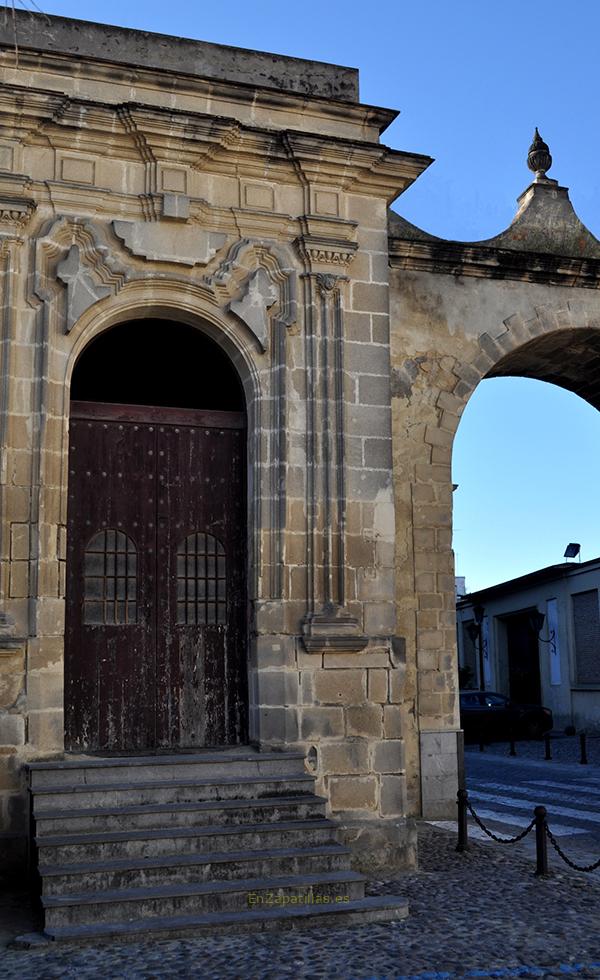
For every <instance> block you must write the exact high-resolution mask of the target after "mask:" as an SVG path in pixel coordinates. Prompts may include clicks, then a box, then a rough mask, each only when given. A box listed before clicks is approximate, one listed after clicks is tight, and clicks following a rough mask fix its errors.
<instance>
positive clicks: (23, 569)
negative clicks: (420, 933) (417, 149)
mask: <svg viewBox="0 0 600 980" xmlns="http://www.w3.org/2000/svg"><path fill="white" fill-rule="evenodd" d="M16 17H17V49H15V41H14V36H13V31H12V27H10V28H9V27H4V28H3V29H2V32H1V33H0V46H1V54H0V64H1V71H2V87H1V89H0V114H1V121H2V125H1V126H0V259H1V268H0V283H1V293H0V302H1V334H0V371H1V392H2V394H1V401H0V442H1V445H2V457H1V466H0V481H1V484H2V486H1V508H2V510H1V522H0V527H1V539H0V570H1V583H2V594H3V599H2V603H3V605H2V610H3V613H2V616H3V619H2V637H1V639H0V827H1V836H0V845H3V846H2V854H3V858H2V860H3V862H4V864H9V863H16V862H18V861H19V860H20V859H21V856H22V855H23V854H24V850H25V841H26V829H27V822H26V806H27V804H26V788H25V787H26V782H25V780H26V770H25V768H24V765H25V764H26V763H28V762H31V761H35V760H41V759H48V758H55V757H62V755H63V754H64V753H65V751H66V752H67V753H71V754H74V755H75V756H79V755H81V754H82V753H83V754H85V753H89V752H93V753H96V754H100V755H102V754H103V753H104V754H111V753H118V754H120V755H123V754H127V753H132V754H135V753H140V752H143V751H147V752H154V751H159V752H160V751H173V752H177V751H180V750H189V749H194V748H196V749H199V748H203V747H206V746H214V745H220V746H232V747H234V746H236V745H240V744H242V745H243V744H250V745H255V746H258V747H259V748H261V749H264V750H269V749H284V748H285V749H289V748H296V749H300V750H301V751H302V752H304V753H305V755H306V765H307V769H308V771H310V772H312V773H314V775H315V776H316V780H317V787H318V788H319V790H320V792H321V793H322V795H323V796H325V797H326V798H327V800H328V810H329V812H330V814H331V815H333V816H334V817H337V818H339V820H340V821H341V824H342V825H343V827H344V833H345V835H346V837H347V840H348V841H349V842H350V843H351V844H352V845H353V846H354V848H355V851H356V854H357V862H358V863H359V864H360V865H362V866H364V867H366V868H371V867H376V866H384V865H385V866H386V867H390V866H394V865H402V864H406V863H410V862H412V861H414V858H415V853H414V850H415V848H414V828H413V823H414V818H415V817H418V816H421V815H423V816H426V817H430V818H450V817H452V816H453V815H454V805H455V804H454V801H455V797H456V788H457V776H458V765H459V752H458V751H457V745H458V732H459V717H458V699H457V694H456V685H457V664H456V633H455V612H454V566H453V555H452V550H451V491H452V483H451V475H450V462H451V449H452V440H453V435H454V432H455V430H456V426H457V424H458V421H459V418H460V414H461V411H462V408H463V407H464V404H465V403H466V400H467V399H468V397H469V395H470V393H471V391H472V390H473V389H474V387H475V386H476V384H477V383H478V382H479V380H480V379H481V378H483V377H485V376H491V375H494V374H512V373H517V374H518V373H520V374H525V375H532V376H535V377H541V378H545V379H547V380H553V381H556V382H557V383H561V384H564V385H565V386H566V387H569V388H572V389H573V390H577V391H579V393H581V394H583V396H584V397H588V398H589V400H590V401H592V403H594V398H597V392H596V389H595V388H594V385H596V386H597V385H598V380H597V379H598V378H600V374H598V368H597V365H598V363H600V362H599V361H598V351H599V350H600V343H599V341H598V337H599V336H600V333H599V332H598V326H599V325H600V320H599V310H598V303H597V300H596V293H595V292H594V289H596V288H597V286H598V283H599V282H600V279H599V272H600V245H599V244H598V242H596V240H595V239H594V238H593V236H591V235H590V233H589V232H587V231H586V230H585V229H583V227H582V226H581V225H580V224H579V222H578V220H577V218H576V217H575V215H574V214H573V212H572V209H571V207H570V204H569V202H568V196H567V192H566V190H565V189H564V188H562V187H559V186H558V185H557V184H556V182H554V181H552V180H550V179H549V178H547V177H545V170H546V169H547V167H548V165H549V164H547V163H546V166H540V167H538V168H537V170H538V173H537V176H536V180H535V181H534V183H533V184H532V185H531V187H530V188H529V189H528V190H527V192H526V193H525V195H524V196H523V198H522V199H521V210H520V212H519V215H518V217H517V220H516V223H515V224H514V225H513V226H511V229H509V230H508V231H507V232H505V233H503V235H500V236H498V238H497V239H494V240H492V241H490V242H486V243H477V244H472V245H471V244H469V245H465V244H462V243H455V242H444V241H441V240H440V239H436V238H434V237H433V236H430V235H426V234H425V233H424V232H421V231H419V230H418V229H416V228H414V227H412V226H410V225H408V224H407V223H406V222H404V221H403V220H402V219H401V218H399V217H398V216H397V215H394V214H393V213H391V212H390V211H389V205H390V204H391V202H392V201H394V200H395V199H396V198H397V197H398V196H399V195H401V194H402V192H403V191H404V190H405V189H406V188H407V187H408V186H409V185H410V184H411V183H412V181H414V180H415V179H417V178H418V177H419V175H420V174H421V173H422V172H423V170H424V169H425V168H426V167H427V166H428V165H429V163H430V162H431V161H430V159H429V158H428V157H425V156H422V155H418V154H414V153H410V152H401V151H398V150H394V149H390V148H389V147H387V146H386V145H385V144H384V143H382V142H381V141H380V135H381V133H382V132H383V131H384V130H385V128H386V127H387V126H388V125H389V124H390V122H391V121H392V120H393V119H394V117H395V113H394V112H393V111H390V110H387V109H380V108H375V107H372V106H367V105H363V104H361V103H360V101H359V98H358V79H357V73H356V72H355V71H354V70H351V69H347V68H343V67H338V66H334V65H324V64H318V63H314V62H305V61H301V60H296V59H292V58H284V57H277V56H272V55H267V54H261V53H257V52H249V51H243V50H240V49H230V48H224V47H220V46H218V45H211V44H204V43H202V42H196V41H187V40H182V39H178V38H166V37H163V36H161V35H151V34H145V33H143V32H138V31H128V30H123V29H118V28H111V27H106V26H101V25H93V24H87V23H83V22H78V21H71V20H66V19H63V18H55V17H52V18H46V17H44V16H41V15H29V14H25V13H17V15H16ZM564 256H566V258H565V257H564ZM582 359H583V362H584V363H586V364H588V365H589V371H588V370H587V369H586V378H585V380H584V379H582V374H581V363H582ZM194 413H196V414H194ZM198 413H199V414H198ZM224 651H225V652H224ZM224 660H225V661H226V663H227V668H226V669H225V668H223V666H222V665H223V662H224Z"/></svg>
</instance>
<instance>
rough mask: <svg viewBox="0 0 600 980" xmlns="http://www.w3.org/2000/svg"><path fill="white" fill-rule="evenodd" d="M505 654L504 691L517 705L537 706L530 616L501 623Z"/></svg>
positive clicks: (537, 665) (536, 647) (538, 696)
mask: <svg viewBox="0 0 600 980" xmlns="http://www.w3.org/2000/svg"><path fill="white" fill-rule="evenodd" d="M505 625H506V649H507V653H508V690H509V694H510V697H511V698H512V700H513V701H515V702H516V703H517V704H541V703H542V695H541V683H540V654H539V643H538V637H537V633H535V632H534V630H533V628H532V625H531V614H530V613H519V615H517V616H509V617H507V619H506V620H505Z"/></svg>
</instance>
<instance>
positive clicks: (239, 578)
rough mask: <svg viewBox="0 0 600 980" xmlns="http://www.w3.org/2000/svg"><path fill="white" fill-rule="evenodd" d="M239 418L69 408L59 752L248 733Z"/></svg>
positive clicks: (167, 744)
mask: <svg viewBox="0 0 600 980" xmlns="http://www.w3.org/2000/svg"><path fill="white" fill-rule="evenodd" d="M245 499H246V492H245V431H244V417H243V415H242V414H241V413H235V412H198V411H189V410H178V409H165V408H149V407H145V406H131V405H108V404H100V403H93V402H73V403H72V405H71V423H70V445H69V499H68V515H67V525H68V527H67V535H68V537H67V542H68V543H67V609H66V628H65V643H66V649H65V744H66V748H67V749H68V750H71V751H99V752H100V751H102V752H104V751H108V752H130V751H141V750H146V749H177V748H193V747H201V746H210V745H232V744H238V743H243V742H244V741H245V740H246V737H247V669H246V635H247V631H246V621H247V608H246V606H247V600H246V532H245V509H246V504H245Z"/></svg>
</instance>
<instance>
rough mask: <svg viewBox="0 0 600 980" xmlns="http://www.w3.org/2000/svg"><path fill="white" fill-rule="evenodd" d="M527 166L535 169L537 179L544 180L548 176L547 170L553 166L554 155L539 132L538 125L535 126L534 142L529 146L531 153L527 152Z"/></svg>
mask: <svg viewBox="0 0 600 980" xmlns="http://www.w3.org/2000/svg"><path fill="white" fill-rule="evenodd" d="M527 166H528V167H529V169H530V170H533V172H534V174H535V179H536V180H544V179H545V177H546V171H547V170H550V167H551V166H552V157H551V155H550V150H549V148H548V144H547V143H544V141H543V139H542V137H541V136H540V134H539V133H538V130H537V126H536V127H535V133H534V134H533V142H532V144H531V146H530V147H529V153H528V154H527Z"/></svg>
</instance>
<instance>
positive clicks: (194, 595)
mask: <svg viewBox="0 0 600 980" xmlns="http://www.w3.org/2000/svg"><path fill="white" fill-rule="evenodd" d="M226 607H227V581H226V574H225V549H224V548H223V545H222V544H221V542H220V541H219V540H218V539H217V538H215V537H213V535H212V534H203V533H201V532H197V533H196V534H189V535H188V536H187V538H184V540H183V541H182V542H181V543H180V545H179V547H178V549H177V622H178V623H179V624H185V625H188V626H216V625H222V624H224V623H225V622H226Z"/></svg>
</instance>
